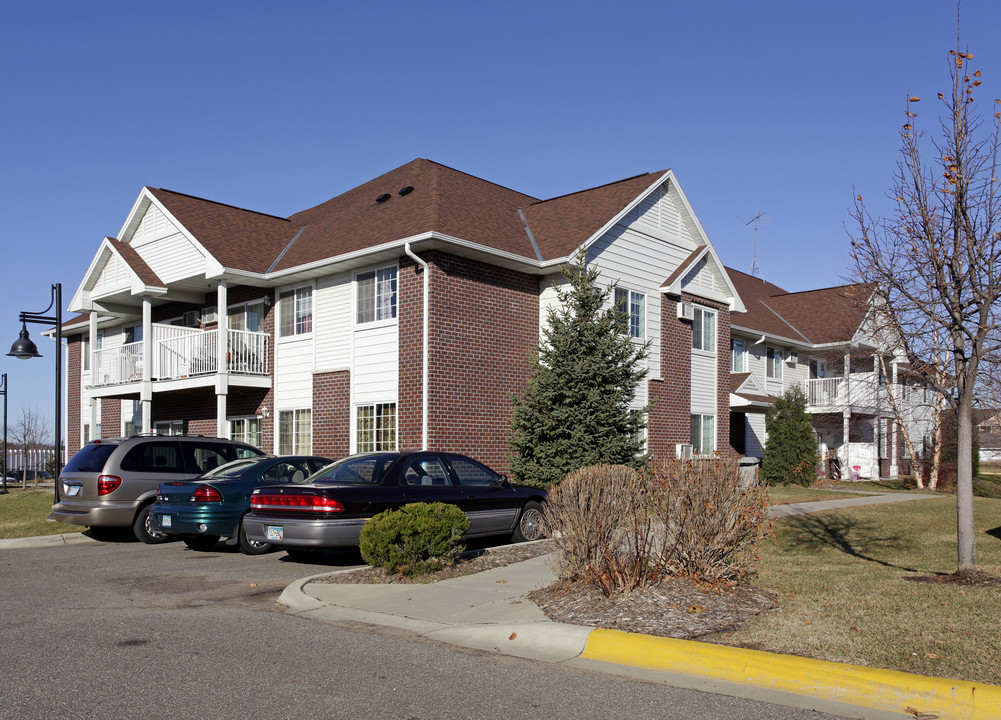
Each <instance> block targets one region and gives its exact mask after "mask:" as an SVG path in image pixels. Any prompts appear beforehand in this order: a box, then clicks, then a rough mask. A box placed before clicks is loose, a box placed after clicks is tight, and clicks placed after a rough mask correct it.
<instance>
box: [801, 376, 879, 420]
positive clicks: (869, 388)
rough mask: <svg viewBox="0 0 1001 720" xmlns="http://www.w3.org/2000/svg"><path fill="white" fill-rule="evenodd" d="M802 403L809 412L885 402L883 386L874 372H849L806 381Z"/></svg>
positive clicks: (858, 407) (864, 407)
mask: <svg viewBox="0 0 1001 720" xmlns="http://www.w3.org/2000/svg"><path fill="white" fill-rule="evenodd" d="M804 390H805V391H806V404H807V408H808V409H809V410H810V411H812V412H824V411H834V410H846V409H867V410H871V409H873V408H875V407H877V406H878V405H879V404H880V403H881V402H883V403H884V404H885V397H884V393H885V387H884V386H883V385H880V384H879V382H878V379H877V377H876V374H875V373H871V372H861V373H851V374H850V375H849V376H848V377H834V378H817V379H816V380H807V381H806V387H805V388H804Z"/></svg>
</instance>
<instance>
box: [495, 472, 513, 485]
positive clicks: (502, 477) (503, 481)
mask: <svg viewBox="0 0 1001 720" xmlns="http://www.w3.org/2000/svg"><path fill="white" fill-rule="evenodd" d="M497 480H498V481H499V482H500V484H501V487H507V486H508V485H510V484H511V481H510V480H508V479H507V475H500V476H499V477H498V478H497Z"/></svg>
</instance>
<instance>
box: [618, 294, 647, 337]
mask: <svg viewBox="0 0 1001 720" xmlns="http://www.w3.org/2000/svg"><path fill="white" fill-rule="evenodd" d="M615 308H616V309H617V310H618V311H619V312H620V313H621V314H622V332H623V333H626V332H628V333H629V337H634V338H642V337H644V336H645V335H646V295H644V294H643V293H638V292H633V291H632V290H623V289H622V288H615Z"/></svg>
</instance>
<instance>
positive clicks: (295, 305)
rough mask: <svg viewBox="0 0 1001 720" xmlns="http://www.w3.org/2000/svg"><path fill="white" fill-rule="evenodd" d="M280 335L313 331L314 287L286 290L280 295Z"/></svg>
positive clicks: (303, 333) (288, 335) (287, 335)
mask: <svg viewBox="0 0 1001 720" xmlns="http://www.w3.org/2000/svg"><path fill="white" fill-rule="evenodd" d="M278 308H279V309H278V336H279V337H290V336H292V335H305V334H307V333H311V332H313V288H311V287H301V288H296V289H295V290H286V291H285V292H283V293H279V295H278Z"/></svg>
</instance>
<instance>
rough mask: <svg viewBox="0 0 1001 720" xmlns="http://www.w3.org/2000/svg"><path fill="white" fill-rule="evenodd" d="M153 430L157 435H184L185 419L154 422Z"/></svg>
mask: <svg viewBox="0 0 1001 720" xmlns="http://www.w3.org/2000/svg"><path fill="white" fill-rule="evenodd" d="M153 431H154V432H155V433H156V434H157V435H183V434H184V421H183V420H163V421H161V422H155V423H153Z"/></svg>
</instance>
